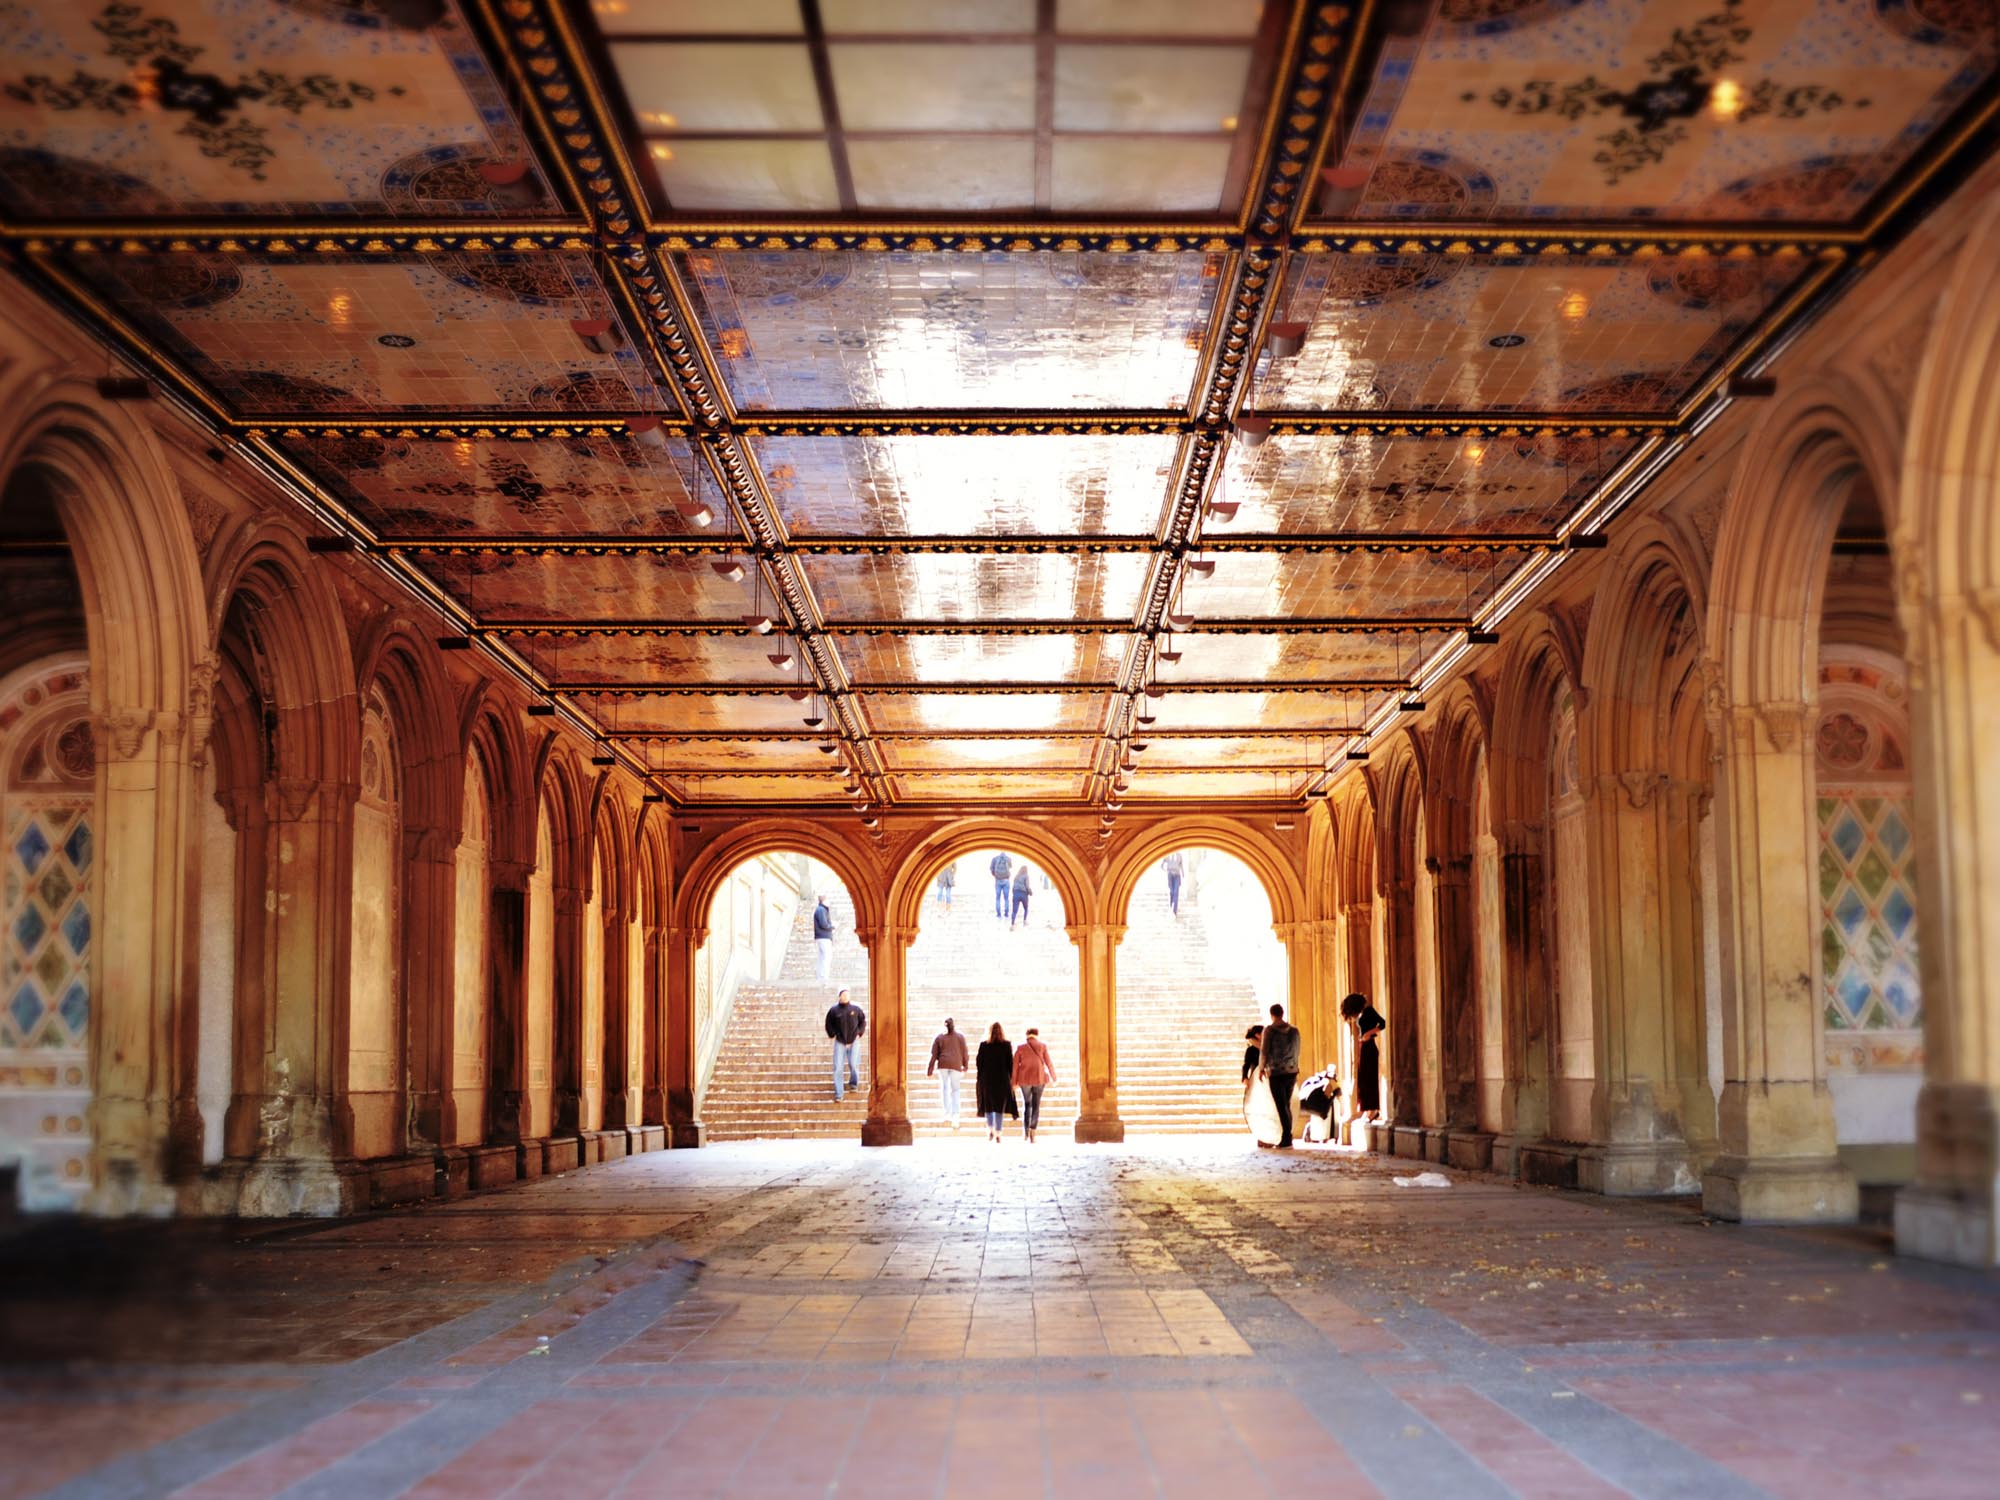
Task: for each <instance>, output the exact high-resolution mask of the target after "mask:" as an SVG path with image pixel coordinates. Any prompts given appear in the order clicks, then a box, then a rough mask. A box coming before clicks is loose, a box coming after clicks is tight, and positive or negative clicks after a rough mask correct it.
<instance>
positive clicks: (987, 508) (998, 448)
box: [751, 434, 1179, 537]
mask: <svg viewBox="0 0 2000 1500" xmlns="http://www.w3.org/2000/svg"><path fill="white" fill-rule="evenodd" d="M751 446H752V447H753V448H754V449H755V450H756V453H757V458H758V462H759V464H760V465H761V466H762V468H763V471H764V477H765V479H766V481H767V482H768V484H769V486H770V491H771V496H772V499H773V500H775V501H776V503H777V506H778V513H779V515H780V516H781V517H782V518H783V520H784V523H785V528H786V530H787V531H789V532H790V533H791V534H792V535H793V536H895V535H903V536H1011V537H1026V536H1065V535H1075V534H1078V533H1083V534H1100V535H1113V536H1150V535H1152V533H1153V531H1154V528H1155V527H1156V526H1157V525H1158V524H1159V519H1160V510H1161V505H1162V502H1163V500H1164V498H1165V496H1166V492H1167V480H1168V475H1169V473H1170V471H1171V470H1172V468H1173V462H1174V453H1175V450H1176V449H1177V447H1178V446H1179V439H1178V438H1175V437H1171V436H1164V437H1153V436H1132V437H1098V436H1086V435H1068V434H1063V435H1053V434H1052V435H1049V436H1041V435H1035V436H1027V437H999V436H973V437H958V436H943V435H940V436H907V437H887V438H873V437H867V438H863V437H855V438H827V437H768V438H755V439H753V440H752V443H751Z"/></svg>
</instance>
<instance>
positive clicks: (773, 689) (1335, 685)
mask: <svg viewBox="0 0 2000 1500" xmlns="http://www.w3.org/2000/svg"><path fill="white" fill-rule="evenodd" d="M1409 685H1410V684H1409V682H1408V681H1407V680H1406V679H1404V678H1401V677H1356V678H1345V679H1343V678H1333V679H1314V680H1312V681H1296V680H1289V679H1272V678H1255V679H1251V680H1248V681H1231V680H1227V679H1223V680H1216V681H1200V682H1196V681H1188V682H1181V681H1168V682H1162V683H1159V684H1157V686H1156V688H1155V689H1154V690H1153V691H1157V692H1160V693H1164V694H1167V695H1173V694H1180V693H1191V694H1197V695H1200V694H1213V693H1334V694H1341V693H1394V692H1401V691H1403V690H1405V689H1407V688H1408V687H1409ZM549 687H550V691H552V692H557V693H562V694H565V695H566V696H568V697H572V698H790V697H796V696H797V695H798V693H799V688H798V685H797V684H796V683H790V682H673V683H658V682H564V681H560V680H559V681H556V682H552V683H550V684H549ZM1115 687H1116V683H1115V682H1112V681H1103V682H965V681H957V680H954V681H950V682H861V683H856V684H855V685H854V686H853V687H851V688H849V689H847V691H848V692H850V693H868V694H872V695H874V696H877V697H883V698H918V697H925V696H928V695H930V694H937V695H940V696H943V697H953V698H984V697H995V698H1025V697H1042V696H1054V695H1062V694H1068V695H1070V696H1075V695H1076V694H1079V693H1106V692H1110V691H1112V690H1113V688H1115ZM821 738H822V739H824V738H827V736H825V735H822V736H821Z"/></svg>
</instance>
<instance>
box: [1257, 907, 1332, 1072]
mask: <svg viewBox="0 0 2000 1500" xmlns="http://www.w3.org/2000/svg"><path fill="white" fill-rule="evenodd" d="M1271 931H1272V932H1273V933H1274V934H1275V935H1276V936H1277V939H1278V941H1279V942H1280V943H1282V944H1283V945H1284V948H1285V1019H1286V1020H1288V1021H1290V1022H1291V1023H1292V1024H1293V1025H1294V1026H1296V1027H1298V1028H1299V1073H1300V1076H1301V1077H1303V1076H1305V1075H1307V1074H1310V1073H1315V1072H1317V1071H1319V1069H1321V1068H1323V1067H1325V1066H1326V1063H1325V1062H1324V1061H1323V1059H1324V1057H1325V1056H1326V1054H1327V1053H1328V1051H1329V1047H1328V1030H1327V1026H1326V1021H1325V1017H1324V1015H1323V1014H1322V1007H1321V1003H1320V950H1319V924H1318V923H1316V922H1274V923H1272V924H1271Z"/></svg>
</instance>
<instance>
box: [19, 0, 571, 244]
mask: <svg viewBox="0 0 2000 1500" xmlns="http://www.w3.org/2000/svg"><path fill="white" fill-rule="evenodd" d="M0 58H4V59H5V62H4V63H3V64H0V204H4V205H5V207H6V209H7V211H8V212H9V213H12V214H17V215H20V216H23V217H38V218H65V219H73V218H80V217H82V218H96V217H136V216H138V215H141V214H181V215H197V214H238V215H243V214H262V215H265V216H270V215H273V214H280V213H294V214H320V215H341V214H349V215H364V214H366V215H372V216H389V217H403V218H409V217H420V216H422V217H431V218H443V219H476V218H486V217H491V216H494V215H496V214H501V215H505V216H506V217H508V218H510V219H514V220H519V219H521V218H523V217H534V216H541V215H549V214H552V213H554V212H556V211H557V210H558V207H559V205H557V203H556V202H555V200H554V198H553V197H552V196H551V195H550V192H549V189H548V185H547V182H546V180H545V179H544V178H543V176H542V175H541V172H540V170H539V169H538V168H537V167H535V166H534V165H533V162H532V157H531V155H530V153H529V151H528V148H527V142H526V141H525V139H524V138H523V136H522V134H521V130H520V127H519V125H518V124H517V123H516V121H515V118H514V115H513V112H512V111H511V110H510V109H509V107H508V105H507V101H506V98H505V96H504V93H503V91H502V89H501V86H500V83H499V81H498V80H497V79H496V78H495V77H494V76H493V73H492V71H491V70H490V69H489V68H488V66H487V64H486V61H485V59H484V58H483V56H482V55H481V54H480V51H479V49H478V47H477V46H476V45H475V44H474V42H473V39H472V36H471V33H470V32H469V31H468V30H467V28H466V26H465V23H464V21H463V20H462V19H461V18H460V16H459V14H458V13H457V11H456V10H455V9H449V8H448V9H447V10H446V11H445V14H444V16H443V18H442V19H441V20H440V21H439V22H438V23H437V24H435V25H432V26H428V27H421V28H417V29H405V28H403V27H400V26H398V25H397V24H396V23H395V22H394V20H393V19H391V15H390V13H389V12H388V11H386V10H385V9H384V8H382V7H379V6H372V5H364V4H359V3H345V0H110V3H106V0H84V3H81V4H76V5H62V4H57V3H54V0H13V3H11V4H8V5H6V6H4V7H0ZM482 168H491V169H493V172H494V173H495V174H497V175H499V176H500V177H501V178H502V179H503V180H505V181H507V182H509V183H511V184H512V186H511V189H510V191H511V195H512V197H511V200H510V201H509V202H507V203H504V204H503V203H501V202H499V201H497V193H498V191H499V187H498V184H496V182H495V181H494V180H492V178H491V177H490V176H489V175H488V173H487V172H485V171H482ZM514 169H520V170H519V173H518V175H514Z"/></svg>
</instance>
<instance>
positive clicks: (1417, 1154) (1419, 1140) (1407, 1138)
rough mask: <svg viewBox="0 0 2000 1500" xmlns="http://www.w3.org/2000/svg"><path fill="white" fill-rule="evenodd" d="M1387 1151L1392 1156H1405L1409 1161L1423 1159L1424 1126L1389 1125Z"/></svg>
mask: <svg viewBox="0 0 2000 1500" xmlns="http://www.w3.org/2000/svg"><path fill="white" fill-rule="evenodd" d="M1389 1152H1390V1154H1391V1155H1393V1156H1406V1157H1408V1158H1409V1159H1410V1160H1411V1161H1422V1160H1423V1159H1424V1127H1423V1126H1421V1125H1391V1126H1390V1127H1389Z"/></svg>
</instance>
